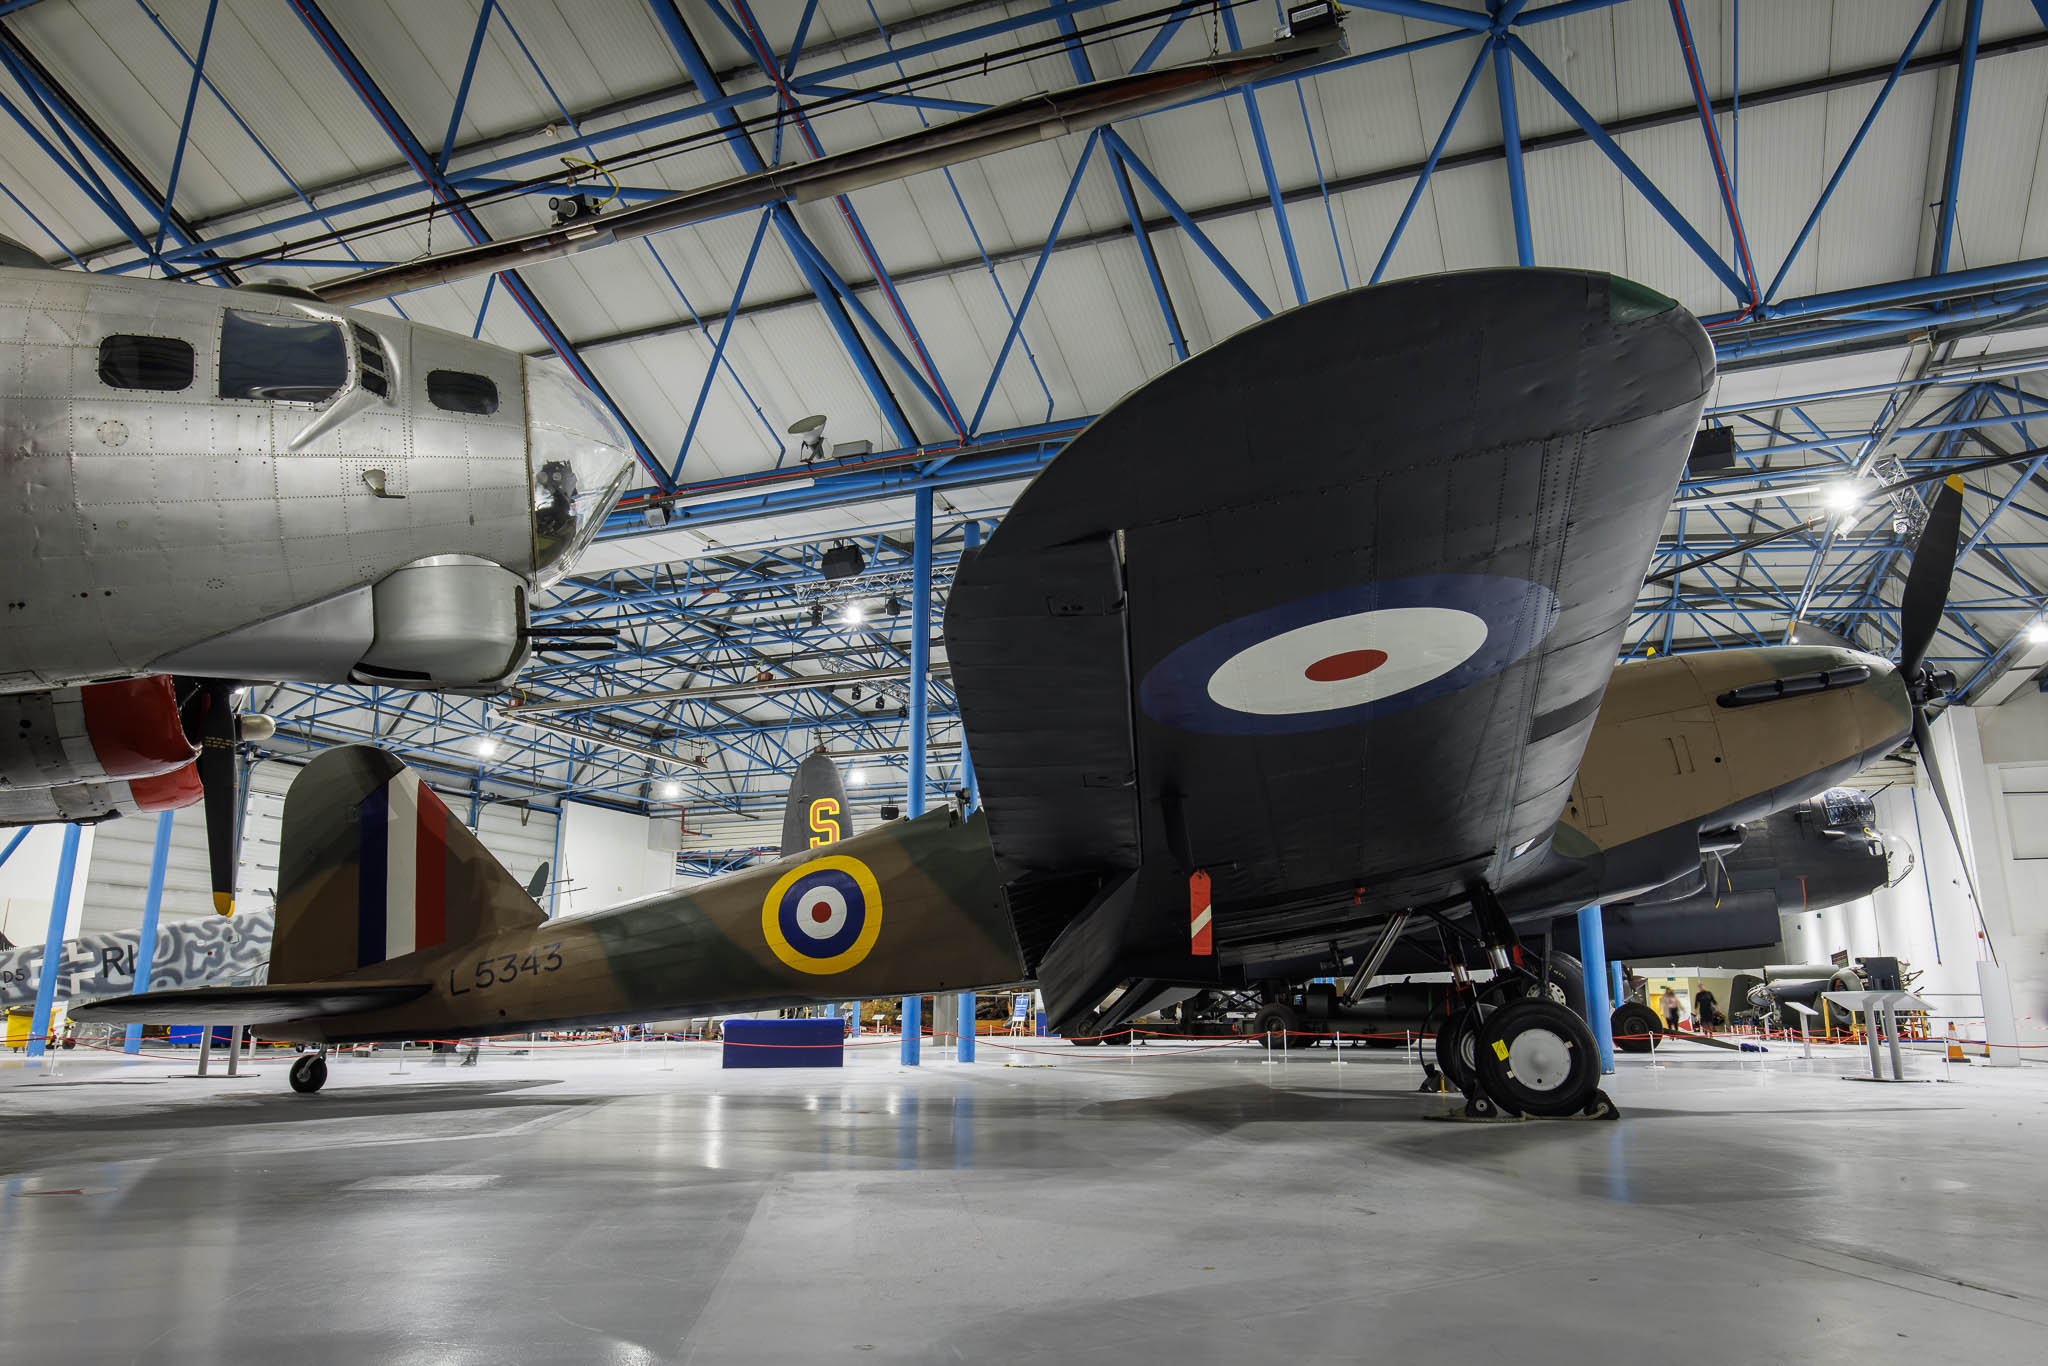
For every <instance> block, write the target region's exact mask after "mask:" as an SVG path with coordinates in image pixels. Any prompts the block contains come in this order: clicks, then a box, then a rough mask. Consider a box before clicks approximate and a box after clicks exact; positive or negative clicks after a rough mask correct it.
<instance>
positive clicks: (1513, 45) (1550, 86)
mask: <svg viewBox="0 0 2048 1366" xmlns="http://www.w3.org/2000/svg"><path fill="white" fill-rule="evenodd" d="M1534 18H1535V16H1534V15H1530V16H1528V19H1529V20H1530V21H1533V20H1534ZM1499 41H1501V42H1504V43H1506V44H1507V45H1508V48H1509V50H1510V51H1512V52H1513V53H1514V54H1515V60H1516V61H1518V62H1520V63H1521V64H1522V66H1523V69H1525V70H1526V71H1528V73H1529V74H1530V75H1531V76H1534V77H1535V78H1536V83H1537V84H1538V85H1540V86H1542V87H1543V88H1544V90H1545V91H1547V92H1548V93H1549V95H1550V98H1551V99H1553V100H1555V101H1556V102H1557V106H1558V108H1560V109H1562V110H1564V112H1565V113H1566V114H1567V115H1569V116H1570V117H1571V120H1572V122H1573V123H1576V124H1578V125H1579V128H1580V129H1581V130H1582V131H1583V132H1584V133H1585V134H1586V136H1587V137H1588V138H1589V139H1590V140H1591V141H1592V143H1593V145H1594V146H1596V147H1598V148H1599V149H1600V151H1601V152H1602V153H1603V154H1604V155H1605V156H1606V157H1607V159H1608V161H1610V162H1612V163H1613V165H1614V168H1615V169H1616V170H1617V171H1620V172H1621V175H1622V178H1623V179H1624V180H1626V181H1628V183H1629V184H1631V185H1633V186H1635V188H1636V193H1637V194H1640V195H1641V196H1642V197H1643V198H1644V199H1646V200H1648V201H1649V204H1650V207H1651V208H1653V209H1655V210H1656V211H1657V216H1658V217H1660V218H1662V219H1663V220H1664V221H1665V222H1666V223H1667V224H1669V225H1670V227H1671V230H1672V231H1673V232H1675V233H1677V234H1678V237H1679V240H1680V241H1682V242H1684V243H1685V245H1686V246H1688V247H1689V248H1691V249H1692V252H1693V254H1694V255H1695V256H1697V257H1699V259H1700V260H1701V261H1702V262H1703V263H1704V264H1705V265H1706V267H1707V268H1708V269H1709V270H1711V271H1713V272H1714V274H1715V275H1716V276H1718V277H1720V280H1721V282H1722V283H1723V284H1725V285H1727V286H1728V289H1729V292H1730V293H1732V294H1734V295H1735V297H1736V298H1738V299H1740V298H1742V297H1743V296H1744V295H1745V294H1747V293H1748V292H1749V291H1748V286H1747V284H1746V283H1745V282H1744V280H1743V279H1742V277H1741V276H1739V275H1737V274H1736V273H1735V272H1734V271H1733V270H1731V269H1729V267H1728V263H1727V262H1726V261H1724V260H1722V259H1721V256H1720V253H1718V252H1716V251H1715V250H1714V248H1713V247H1712V246H1711V245H1710V244H1709V243H1708V242H1707V240H1706V238H1704V237H1702V236H1700V233H1699V229H1697V228H1695V227H1694V226H1693V225H1692V224H1691V223H1690V222H1688V221H1687V220H1686V217H1685V215H1684V214H1682V213H1680V212H1679V211H1678V208H1677V206H1676V205H1674V204H1673V203H1672V202H1671V201H1670V200H1669V199H1667V198H1665V196H1664V192H1663V191H1662V190H1660V189H1658V188H1657V185H1656V182H1655V181H1653V180H1651V179H1650V177H1649V176H1647V175H1645V174H1644V173H1643V168H1642V167H1640V166H1638V165H1636V163H1635V159H1634V158H1632V157H1630V156H1629V154H1628V153H1627V152H1624V151H1623V150H1622V149H1621V144H1620V143H1618V142H1616V141H1615V140H1614V138H1613V136H1612V135H1611V134H1609V133H1608V131H1607V130H1606V129H1605V128H1603V127H1601V126H1600V121H1599V120H1598V119H1596V118H1594V117H1593V115H1592V113H1591V112H1590V111H1588V110H1587V108H1586V106H1584V105H1583V104H1580V103H1579V102H1578V100H1577V99H1576V98H1575V97H1574V96H1573V95H1572V92H1571V91H1569V90H1567V89H1565V86H1564V82H1563V81H1560V80H1559V79H1558V78H1557V77H1556V75H1555V74H1553V73H1552V72H1551V70H1550V68H1549V67H1547V66H1545V65H1544V64H1543V59H1542V58H1540V57H1538V56H1537V55H1536V54H1535V53H1534V52H1532V51H1531V50H1530V49H1529V45H1528V44H1527V43H1525V42H1523V41H1522V39H1521V38H1520V36H1519V35H1517V34H1514V33H1508V34H1504V35H1502V37H1501V38H1500V40H1499Z"/></svg>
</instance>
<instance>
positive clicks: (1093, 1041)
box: [1067, 1034, 1102, 1048]
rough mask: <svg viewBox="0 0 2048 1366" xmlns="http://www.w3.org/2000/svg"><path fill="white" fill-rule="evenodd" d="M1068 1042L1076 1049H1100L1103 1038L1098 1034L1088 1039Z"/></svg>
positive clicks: (1069, 1040) (1089, 1036) (1091, 1035)
mask: <svg viewBox="0 0 2048 1366" xmlns="http://www.w3.org/2000/svg"><path fill="white" fill-rule="evenodd" d="M1067 1042H1068V1043H1070V1044H1072V1045H1073V1046H1074V1047H1076V1048H1100V1047H1101V1046H1102V1038H1101V1036H1100V1035H1096V1034H1090V1035H1088V1036H1087V1037H1086V1038H1080V1039H1068V1040H1067Z"/></svg>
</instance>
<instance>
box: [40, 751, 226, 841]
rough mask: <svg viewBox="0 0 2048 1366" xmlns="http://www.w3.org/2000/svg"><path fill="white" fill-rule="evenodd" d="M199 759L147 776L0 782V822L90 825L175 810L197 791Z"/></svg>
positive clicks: (190, 800) (190, 801)
mask: <svg viewBox="0 0 2048 1366" xmlns="http://www.w3.org/2000/svg"><path fill="white" fill-rule="evenodd" d="M202 795H203V794H202V792H201V789H200V785H199V765H198V764H196V763H191V762H188V763H186V764H185V765H184V766H183V767H181V768H174V769H172V770H171V771H170V772H169V773H158V774H154V775H152V776H150V777H147V778H128V779H121V778H116V779H114V780H113V781H111V782H103V783H60V784H58V785H56V786H54V787H22V788H13V787H0V826H9V825H46V824H49V823H50V822H53V821H72V822H76V823H77V824H79V825H93V824H96V823H97V822H99V821H104V820H111V819H112V818H113V817H115V816H133V815H136V814H138V813H140V812H144V811H149V812H155V811H175V810H177V809H178V808H179V807H184V806H191V805H192V804H193V803H194V802H197V801H198V800H199V799H200V797H201V796H202Z"/></svg>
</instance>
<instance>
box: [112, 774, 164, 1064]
mask: <svg viewBox="0 0 2048 1366" xmlns="http://www.w3.org/2000/svg"><path fill="white" fill-rule="evenodd" d="M170 861H171V813H170V812H168V811H159V812H157V816H156V848H155V850H154V851H152V852H151V854H150V856H149V895H148V896H147V897H145V898H144V899H143V902H142V930H141V933H140V934H139V935H138V936H137V938H136V941H135V985H134V986H133V987H131V988H130V990H132V991H134V993H135V994H136V995H138V996H140V995H141V994H142V993H143V992H145V991H148V990H149V975H150V973H151V972H153V971H154V970H155V968H156V919H157V912H158V911H160V910H162V909H163V904H164V869H165V868H166V867H167V866H168V865H169V864H170ZM122 1051H123V1052H125V1053H140V1052H141V1051H142V1026H141V1025H139V1024H132V1025H129V1026H128V1034H127V1039H126V1042H125V1043H123V1045H122Z"/></svg>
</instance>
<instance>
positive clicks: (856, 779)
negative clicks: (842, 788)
mask: <svg viewBox="0 0 2048 1366" xmlns="http://www.w3.org/2000/svg"><path fill="white" fill-rule="evenodd" d="M867 780H868V774H867V770H866V769H864V768H849V769H847V770H846V781H847V785H848V786H850V787H859V786H860V785H861V784H862V783H864V782H866V781H867Z"/></svg>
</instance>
